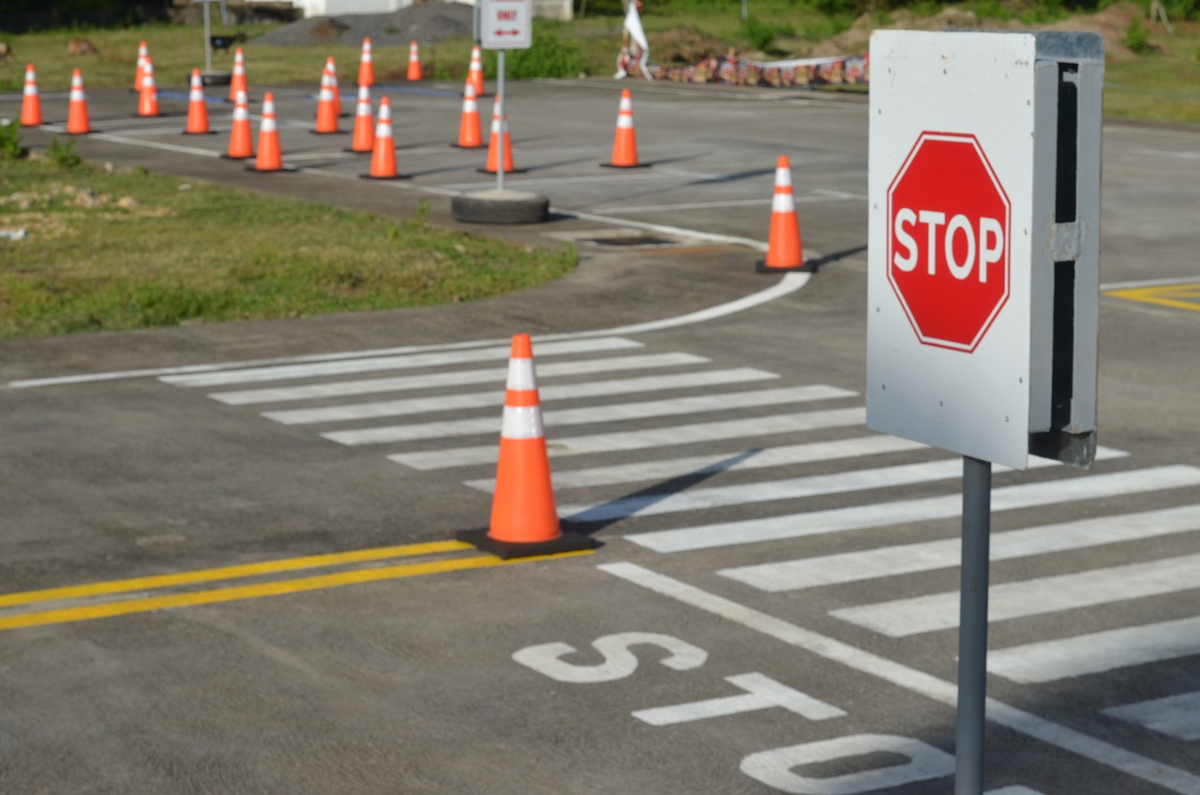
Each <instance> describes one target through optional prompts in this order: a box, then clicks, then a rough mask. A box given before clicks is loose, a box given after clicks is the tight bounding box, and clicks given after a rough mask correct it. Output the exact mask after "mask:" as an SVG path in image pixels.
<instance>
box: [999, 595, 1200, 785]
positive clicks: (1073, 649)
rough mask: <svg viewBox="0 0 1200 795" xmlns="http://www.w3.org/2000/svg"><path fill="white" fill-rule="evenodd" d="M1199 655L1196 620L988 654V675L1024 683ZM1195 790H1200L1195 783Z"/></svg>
mask: <svg viewBox="0 0 1200 795" xmlns="http://www.w3.org/2000/svg"><path fill="white" fill-rule="evenodd" d="M1193 654H1200V616H1196V617H1192V618H1184V619H1180V620H1178V621H1164V622H1161V623H1158V624H1144V625H1141V626H1136V627H1125V628H1123V629H1110V630H1107V631H1104V632H1092V633H1089V634H1087V635H1076V636H1074V637H1070V638H1062V639H1059V640H1048V641H1042V642H1041V643H1028V644H1025V645H1023V646H1010V647H1009V648H1007V649H994V650H992V651H990V652H988V666H987V667H988V671H989V672H990V673H994V674H996V675H997V676H1002V677H1004V678H1005V679H1008V680H1009V681H1012V682H1018V683H1020V684H1023V685H1028V684H1041V683H1043V682H1056V681H1058V680H1060V679H1071V678H1074V677H1077V676H1087V675H1088V674H1098V673H1103V672H1105V671H1112V670H1114V669H1117V668H1127V667H1129V666H1131V665H1144V664H1145V663H1152V662H1159V661H1161V660H1173V659H1176V658H1179V657H1190V656H1192V655H1193ZM1197 787H1198V788H1197V789H1196V790H1195V792H1200V785H1197Z"/></svg>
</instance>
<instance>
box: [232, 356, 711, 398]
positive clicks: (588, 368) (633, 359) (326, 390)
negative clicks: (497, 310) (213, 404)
mask: <svg viewBox="0 0 1200 795" xmlns="http://www.w3.org/2000/svg"><path fill="white" fill-rule="evenodd" d="M711 361H712V360H711V359H708V358H705V357H703V356H695V355H693V354H690V353H651V354H643V355H640V356H613V357H609V358H605V359H576V360H573V361H566V362H546V363H539V364H538V365H537V375H538V379H539V381H544V380H546V379H550V378H554V377H556V376H565V375H588V374H591V373H609V372H622V371H626V370H647V369H652V368H659V367H681V366H684V365H689V364H708V363H710V362H711ZM507 375H508V368H507V367H495V368H491V369H486V370H456V371H454V372H450V373H423V374H421V375H402V376H391V377H388V378H365V379H360V380H356V381H333V382H330V383H322V384H304V385H303V386H290V387H289V386H284V387H265V388H262V389H245V390H240V391H235V392H214V393H212V394H210V395H209V397H210V398H212V399H214V400H218V401H220V402H222V403H225V404H227V405H230V406H245V405H249V404H253V403H282V402H288V401H296V400H320V399H324V398H333V397H349V396H353V395H371V394H378V393H379V392H408V391H412V390H418V389H435V388H440V387H447V386H463V385H465V384H488V383H495V384H497V385H498V386H500V387H503V385H504V379H505V378H506V377H507Z"/></svg>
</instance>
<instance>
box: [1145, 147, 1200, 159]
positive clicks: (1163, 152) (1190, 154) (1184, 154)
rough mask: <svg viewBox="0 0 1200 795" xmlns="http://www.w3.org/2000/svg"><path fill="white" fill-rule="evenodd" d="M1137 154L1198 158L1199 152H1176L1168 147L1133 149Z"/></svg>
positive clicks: (1199, 157) (1199, 156)
mask: <svg viewBox="0 0 1200 795" xmlns="http://www.w3.org/2000/svg"><path fill="white" fill-rule="evenodd" d="M1134 152H1136V153H1137V154H1139V155H1149V156H1150V157H1169V158H1173V159H1176V160H1200V152H1176V151H1171V150H1169V149H1135V150H1134Z"/></svg>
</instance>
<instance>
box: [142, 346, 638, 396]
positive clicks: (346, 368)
mask: <svg viewBox="0 0 1200 795" xmlns="http://www.w3.org/2000/svg"><path fill="white" fill-rule="evenodd" d="M641 347H643V346H642V343H640V342H635V341H633V340H627V339H621V338H619V337H597V338H594V339H586V340H582V339H581V340H563V341H561V342H550V343H545V344H542V345H539V346H537V355H538V356H562V355H566V354H577V353H594V352H596V351H613V350H625V349H629V348H641ZM511 352H512V347H511V346H510V345H496V346H493V347H490V348H477V349H475V350H466V351H456V352H448V351H439V352H436V353H415V354H409V355H402V356H381V357H375V358H366V359H350V360H341V361H334V362H319V363H314V364H294V365H280V366H275V367H256V368H248V369H244V370H224V371H221V372H215V373H201V374H196V375H168V376H162V377H161V378H160V379H159V380H160V381H162V382H164V383H167V384H174V385H175V386H187V387H206V388H207V387H214V386H224V385H226V384H247V383H262V382H264V381H286V380H290V379H300V378H324V377H328V376H335V375H347V374H350V373H369V372H378V371H380V370H404V369H412V368H417V367H443V366H446V365H450V364H464V363H467V362H481V361H492V360H503V359H507V358H508V357H509V354H510V353H511Z"/></svg>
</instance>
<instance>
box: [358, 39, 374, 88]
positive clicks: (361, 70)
mask: <svg viewBox="0 0 1200 795" xmlns="http://www.w3.org/2000/svg"><path fill="white" fill-rule="evenodd" d="M373 85H375V62H374V60H372V58H371V39H370V38H365V39H363V43H362V56H361V57H360V58H359V59H358V87H359V88H362V87H363V86H366V87H367V88H370V87H371V86H373Z"/></svg>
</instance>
